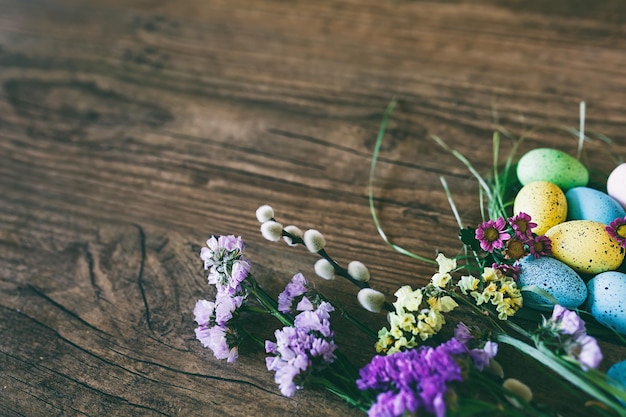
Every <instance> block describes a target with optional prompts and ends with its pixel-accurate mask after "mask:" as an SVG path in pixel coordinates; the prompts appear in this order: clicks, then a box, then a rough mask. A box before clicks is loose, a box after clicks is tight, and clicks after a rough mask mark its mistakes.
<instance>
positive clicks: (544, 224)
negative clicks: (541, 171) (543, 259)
mask: <svg viewBox="0 0 626 417" xmlns="http://www.w3.org/2000/svg"><path fill="white" fill-rule="evenodd" d="M513 212H514V213H519V212H524V213H526V214H528V215H530V217H531V218H532V221H533V222H535V223H537V227H535V228H533V230H532V231H533V232H534V233H536V234H538V235H542V234H544V233H545V232H546V231H548V229H550V228H551V227H552V226H554V225H557V224H559V223H562V222H564V221H565V219H566V218H567V199H566V198H565V194H564V193H563V191H562V190H561V189H560V188H559V187H558V186H556V185H555V184H553V183H551V182H548V181H535V182H531V183H529V184H526V185H525V186H523V187H522V188H521V190H519V192H518V193H517V196H515V202H514V203H513Z"/></svg>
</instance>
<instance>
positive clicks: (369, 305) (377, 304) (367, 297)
mask: <svg viewBox="0 0 626 417" xmlns="http://www.w3.org/2000/svg"><path fill="white" fill-rule="evenodd" d="M357 299H358V300H359V303H360V304H361V306H362V307H363V308H364V309H366V310H367V311H371V312H372V313H379V312H380V311H381V310H382V309H383V305H384V304H385V295H384V294H383V293H382V292H380V291H376V290H374V289H372V288H363V289H361V291H359V293H358V294H357Z"/></svg>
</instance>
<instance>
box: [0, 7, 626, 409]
mask: <svg viewBox="0 0 626 417" xmlns="http://www.w3.org/2000/svg"><path fill="white" fill-rule="evenodd" d="M625 75H626V4H624V2H623V1H621V0H602V1H593V2H592V1H581V0H555V1H544V0H532V1H521V0H513V1H499V0H465V1H463V0H446V1H443V0H440V1H436V0H433V1H408V0H397V1H392V0H320V1H305V0H302V1H285V0H255V1H250V0H247V1H246V0H222V1H213V0H185V1H181V0H176V1H174V0H137V1H132V2H130V1H121V0H106V1H105V0H97V1H95V0H94V1H88V0H56V1H53V0H49V1H46V0H28V1H24V0H1V1H0V415H2V416H80V415H89V416H103V415H106V416H135V415H137V416H143V415H146V416H152V415H164V416H199V415H203V416H214V415H221V416H250V415H270V416H288V415H295V414H297V415H300V416H320V415H329V416H345V415H359V413H357V412H356V411H354V410H350V409H349V408H348V407H347V406H345V405H344V404H343V403H342V402H341V401H339V400H336V399H335V398H334V397H331V396H329V395H327V394H325V393H323V392H318V391H304V392H299V393H298V394H297V395H296V397H295V398H293V399H285V398H283V397H281V396H280V393H279V391H278V389H277V387H276V386H275V385H274V382H273V375H272V374H270V373H269V372H267V371H266V370H265V366H264V360H263V358H264V353H263V352H262V351H261V350H259V349H256V348H253V347H250V348H242V349H241V352H240V353H241V356H240V358H239V360H238V361H237V362H236V363H235V364H233V365H229V364H226V363H224V362H221V361H217V360H215V359H214V358H213V356H212V354H211V352H210V351H207V350H205V349H203V348H202V346H201V345H200V343H199V342H198V341H197V340H195V337H194V327H195V323H194V322H193V313H192V311H193V307H194V304H195V302H196V300H197V299H199V298H203V297H207V296H208V287H207V285H206V277H205V272H204V271H203V269H202V265H201V262H200V260H199V257H198V252H199V248H200V247H201V246H202V245H203V244H204V241H205V240H206V238H207V237H208V236H209V235H210V234H213V233H216V234H237V235H241V236H243V237H244V238H245V240H246V241H247V243H248V248H247V253H248V256H249V257H250V258H251V259H252V262H253V272H254V273H255V274H256V276H257V277H258V279H259V280H260V282H261V283H262V284H263V285H264V286H266V288H267V289H268V291H270V292H272V293H274V294H277V293H278V292H279V291H280V290H281V289H282V287H283V285H284V284H285V283H286V282H287V280H288V279H289V278H290V277H291V275H293V274H294V273H295V272H297V271H302V272H303V273H305V275H307V276H308V277H309V278H310V279H311V280H313V281H315V282H316V285H317V287H318V288H320V289H321V290H322V291H324V292H325V293H326V294H327V295H329V296H330V297H331V298H332V299H333V300H334V301H335V302H336V303H337V304H338V305H344V306H346V308H348V309H350V311H353V312H354V313H355V314H357V315H359V316H360V317H362V318H364V319H366V320H371V322H372V323H373V326H374V327H376V326H378V325H381V324H382V323H383V318H381V317H379V316H372V315H369V314H367V313H365V312H362V311H361V310H360V309H359V308H358V307H357V303H356V300H355V291H354V289H353V288H352V287H351V286H349V285H348V284H347V283H343V282H321V281H320V280H317V279H315V277H314V275H313V273H312V264H313V261H314V260H315V258H314V257H313V256H312V255H310V254H308V253H306V251H304V250H302V249H301V248H298V249H289V248H287V247H286V246H285V245H283V244H278V243H270V242H267V241H265V240H263V238H262V237H261V236H260V233H259V224H258V222H257V220H256V218H255V215H254V212H255V209H256V208H257V206H259V205H260V204H265V203H267V204H271V205H272V206H274V208H275V210H276V214H277V219H278V220H279V221H281V222H283V223H284V224H291V223H293V224H296V225H298V226H300V227H301V228H303V229H304V228H317V229H319V230H321V231H322V232H323V233H324V234H325V235H326V237H327V239H328V242H329V243H328V251H329V252H330V253H331V254H332V255H333V256H334V257H335V258H336V259H337V260H338V261H339V262H340V263H342V264H347V262H349V261H350V260H353V259H358V260H361V261H362V262H364V263H366V264H367V265H368V266H369V267H370V269H371V272H372V275H373V277H374V278H373V281H372V285H373V286H375V287H376V288H378V289H380V290H382V291H384V292H385V293H387V294H389V295H391V294H393V292H394V291H395V289H396V288H397V287H398V286H400V285H403V284H412V285H420V284H424V283H426V282H427V280H428V279H429V278H430V276H431V275H432V273H433V269H432V267H431V266H429V265H426V264H423V263H420V262H417V261H413V260H411V259H409V258H406V257H404V256H402V255H399V254H397V253H395V252H394V251H393V250H391V249H390V248H389V247H388V246H387V245H386V244H385V243H384V242H383V240H382V239H381V238H380V237H379V235H378V234H377V231H376V229H375V227H374V225H373V222H372V220H371V216H370V213H369V209H368V203H367V185H368V170H369V164H370V161H371V155H372V150H373V147H374V141H375V138H376V134H377V130H378V127H379V124H380V121H381V118H382V115H383V113H384V109H385V107H386V106H387V104H388V103H389V102H390V100H391V99H392V97H394V96H395V97H397V98H398V99H399V107H398V109H397V110H396V112H395V113H394V115H393V118H392V121H391V123H390V127H389V132H388V135H387V136H386V138H385V141H384V144H383V148H382V152H381V161H380V163H379V165H378V168H377V173H376V181H375V195H376V207H377V209H378V210H379V215H380V219H381V222H382V225H383V227H384V229H385V231H386V232H387V233H388V235H389V236H390V238H392V239H393V241H394V242H396V243H398V244H400V245H402V246H404V247H406V248H407V249H410V250H412V251H414V252H417V253H420V254H422V255H424V256H434V255H435V253H436V251H437V250H439V251H444V252H445V253H450V254H454V253H456V250H458V248H459V244H458V241H457V238H456V222H455V221H454V218H453V216H452V214H451V211H450V208H449V205H448V202H447V200H446V197H445V194H444V192H443V190H442V188H441V184H440V181H439V177H440V176H444V177H445V178H446V179H447V181H448V183H449V185H450V189H451V192H452V193H453V195H454V198H455V202H456V204H457V205H458V207H459V209H460V212H461V216H462V217H463V220H464V221H465V222H466V223H467V224H474V223H476V222H477V221H479V219H480V214H479V209H478V191H477V190H478V189H477V185H476V182H475V181H474V180H472V179H471V178H470V176H469V175H468V172H467V170H466V169H465V168H464V167H463V166H462V165H461V164H460V163H459V162H457V161H456V160H455V159H454V158H453V157H451V156H450V155H449V154H448V153H447V152H445V151H443V150H442V149H440V148H439V147H438V146H437V145H436V144H435V143H434V142H433V141H432V140H431V139H430V135H433V134H436V135H438V136H440V137H441V138H443V139H444V140H446V141H447V142H448V143H449V144H450V145H451V146H453V147H455V148H456V149H458V150H459V151H460V152H462V153H463V154H464V155H466V156H467V157H468V158H469V159H470V160H471V161H472V162H473V163H474V164H475V165H476V167H477V168H478V169H479V170H480V171H481V172H483V173H485V174H486V173H487V171H488V169H489V167H490V166H491V161H492V156H491V155H492V154H491V136H492V132H493V130H494V127H495V123H496V122H499V123H500V125H502V126H504V127H506V128H507V129H508V130H510V131H511V132H514V133H520V132H522V131H523V130H524V129H526V128H530V127H532V126H535V125H539V124H545V123H558V124H562V125H565V126H571V127H577V126H578V104H579V102H580V101H581V100H584V101H586V102H587V127H588V129H593V130H596V131H599V132H602V133H604V134H606V135H607V136H609V137H611V138H612V139H613V140H614V142H615V144H614V146H613V147H612V148H611V153H610V154H608V153H607V152H605V149H606V147H602V146H599V145H594V144H591V145H590V146H589V147H588V148H587V149H588V150H589V153H588V157H589V161H590V163H591V165H592V167H593V168H594V169H597V170H599V171H600V172H601V173H604V174H606V173H608V172H609V171H610V170H611V169H612V168H613V167H614V165H615V164H616V162H617V161H618V160H619V158H620V157H624V156H626V111H625V107H624V104H625V103H626V76H625ZM509 145H510V143H508V142H506V141H505V142H504V143H503V148H504V150H506V149H508V148H509ZM548 145H549V146H555V147H559V148H560V149H563V150H565V151H568V152H571V153H574V151H575V147H576V140H575V139H574V138H573V137H572V136H568V135H566V134H563V133H558V132H545V133H543V134H541V135H536V136H534V137H533V138H531V139H530V140H529V141H528V142H527V146H526V148H527V149H528V148H530V147H536V146H548ZM336 325H337V327H338V334H339V336H338V339H339V343H340V344H341V345H342V348H344V349H345V350H346V351H348V352H353V353H354V356H355V357H356V358H359V357H361V358H363V357H367V356H368V355H370V354H371V353H372V350H371V345H372V341H371V340H366V339H363V338H362V337H359V336H357V335H356V334H354V333H353V332H352V331H351V330H350V329H348V327H347V325H346V324H345V323H342V322H338V323H337V324H336ZM250 326H254V327H255V328H257V329H259V331H260V332H261V333H262V334H264V335H265V336H266V337H269V336H271V334H272V331H273V328H274V327H275V324H274V323H270V322H265V321H261V320H258V319H256V318H251V319H250ZM605 347H606V349H607V361H605V365H603V366H604V367H606V366H608V365H609V364H610V363H611V361H615V360H617V359H624V358H625V356H626V355H625V354H624V353H625V352H623V351H620V349H615V348H613V347H611V346H605ZM506 355H507V353H506V351H505V352H504V354H503V356H504V357H505V358H504V359H502V362H503V363H504V366H505V371H506V372H507V375H508V376H519V377H521V378H525V380H527V381H532V378H533V375H534V374H535V373H534V370H533V369H532V367H530V368H529V367H526V366H520V364H519V362H518V361H517V360H516V359H515V357H514V356H508V359H509V360H507V356H506ZM520 368H523V369H520ZM529 383H530V382H529ZM533 384H534V385H533V387H534V390H535V395H536V397H537V399H538V401H540V402H541V401H543V402H545V401H548V402H551V403H553V404H560V405H559V406H560V407H561V409H563V410H565V411H564V413H565V415H574V414H576V412H575V411H573V410H581V408H580V407H581V404H582V403H583V402H584V400H585V399H584V398H582V399H581V398H577V397H576V396H570V397H565V396H561V393H560V392H558V391H555V390H554V389H553V383H552V382H551V381H550V380H544V379H543V378H539V380H538V381H535V382H534V383H533ZM577 401H578V402H577ZM568 407H569V408H568ZM580 413H581V415H588V412H587V411H584V410H583V411H580Z"/></svg>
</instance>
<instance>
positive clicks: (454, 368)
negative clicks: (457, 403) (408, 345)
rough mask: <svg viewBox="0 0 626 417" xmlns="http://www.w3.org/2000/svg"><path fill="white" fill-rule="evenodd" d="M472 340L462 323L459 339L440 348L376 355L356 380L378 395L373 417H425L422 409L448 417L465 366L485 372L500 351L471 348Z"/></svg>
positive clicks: (492, 346)
mask: <svg viewBox="0 0 626 417" xmlns="http://www.w3.org/2000/svg"><path fill="white" fill-rule="evenodd" d="M471 339H473V336H472V335H471V332H470V329H469V328H468V327H467V326H465V325H464V324H463V323H460V325H459V326H458V327H457V329H456V330H455V337H453V338H452V339H450V340H448V341H447V342H445V343H442V344H440V345H439V346H437V347H430V346H421V347H419V348H417V349H410V350H405V351H400V352H395V353H393V354H391V355H388V356H380V355H378V356H374V357H373V358H372V360H371V361H370V363H369V364H367V365H366V366H365V367H364V368H362V369H361V371H360V373H359V374H360V378H359V379H358V380H357V381H356V384H357V387H358V388H359V389H361V390H372V391H375V392H376V393H377V396H376V402H375V403H374V404H373V405H372V407H371V408H370V409H369V411H368V414H369V416H370V417H374V416H389V417H395V416H402V415H405V414H421V413H419V411H420V410H424V411H425V412H427V413H431V414H435V415H436V416H437V417H443V416H445V413H446V402H445V398H446V394H447V393H448V391H450V390H451V389H452V388H451V384H453V383H454V382H461V381H463V371H462V369H463V367H462V365H461V364H462V363H463V362H467V363H469V362H472V363H473V364H474V366H475V367H477V368H478V369H479V370H481V369H483V368H484V367H485V366H486V364H488V363H489V360H490V359H491V358H492V357H493V356H495V354H496V352H497V344H495V343H492V342H488V344H486V345H485V348H484V349H469V348H468V346H467V344H466V343H467V342H469V341H470V340H471Z"/></svg>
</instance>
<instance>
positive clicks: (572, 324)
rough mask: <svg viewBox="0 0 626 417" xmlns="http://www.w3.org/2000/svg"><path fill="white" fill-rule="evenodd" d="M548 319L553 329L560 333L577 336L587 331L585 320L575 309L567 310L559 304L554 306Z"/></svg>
mask: <svg viewBox="0 0 626 417" xmlns="http://www.w3.org/2000/svg"><path fill="white" fill-rule="evenodd" d="M550 321H551V322H552V325H553V327H554V329H555V330H556V331H557V332H559V333H561V334H566V335H571V336H574V337H579V336H582V335H584V334H586V333H587V330H586V328H585V321H584V320H583V319H581V318H580V316H579V315H578V314H576V312H575V311H571V310H568V309H566V308H565V307H563V306H562V305H559V304H556V305H555V306H554V308H553V310H552V317H550Z"/></svg>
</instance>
